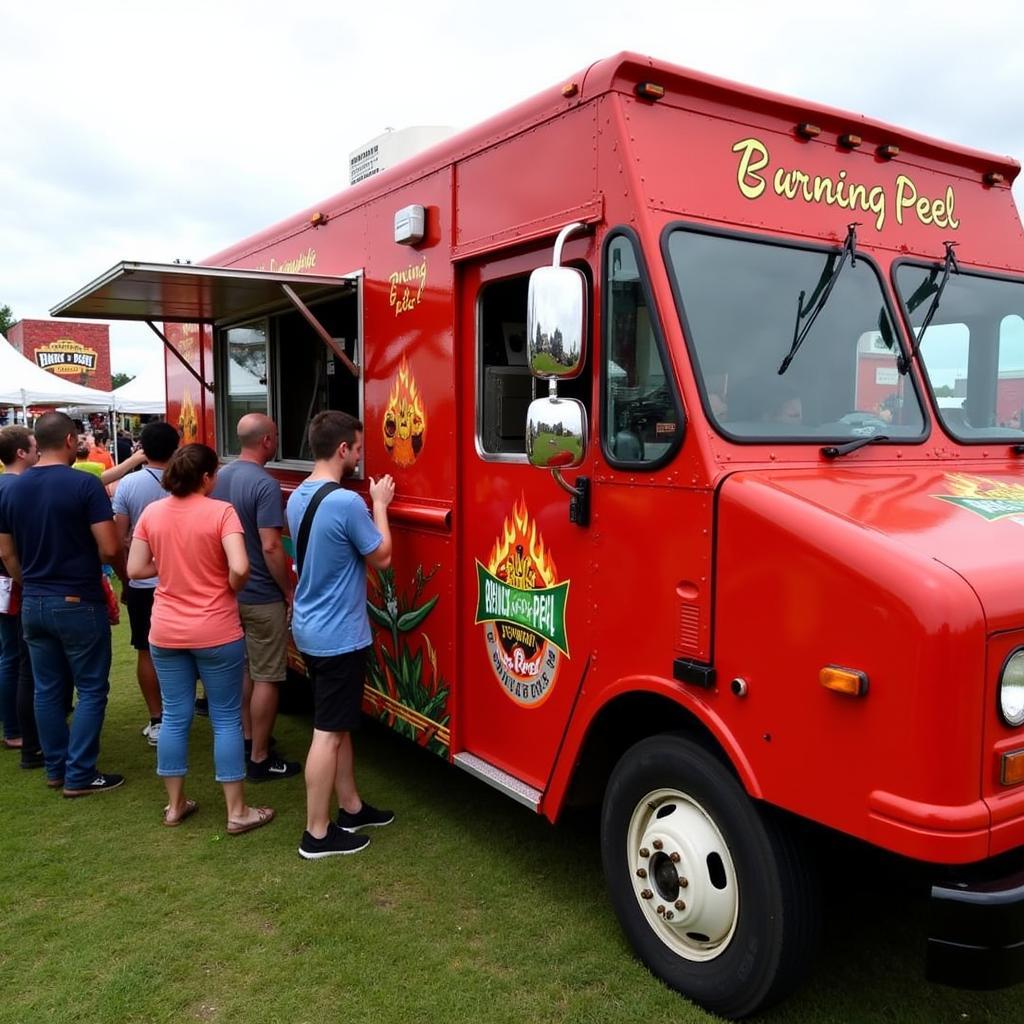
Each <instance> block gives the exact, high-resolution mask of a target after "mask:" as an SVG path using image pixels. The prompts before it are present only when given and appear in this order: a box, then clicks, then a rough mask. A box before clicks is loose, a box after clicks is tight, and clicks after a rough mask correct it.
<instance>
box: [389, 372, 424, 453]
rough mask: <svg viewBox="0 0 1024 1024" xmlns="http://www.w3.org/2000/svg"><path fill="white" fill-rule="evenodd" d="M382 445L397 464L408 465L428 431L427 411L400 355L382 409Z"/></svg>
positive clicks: (420, 449)
mask: <svg viewBox="0 0 1024 1024" xmlns="http://www.w3.org/2000/svg"><path fill="white" fill-rule="evenodd" d="M383 432H384V447H385V448H386V449H387V451H388V452H389V454H390V455H391V458H392V459H393V460H394V462H395V465H396V466H401V467H403V468H405V467H407V466H411V465H412V464H413V463H414V462H415V461H416V459H417V457H418V456H419V454H420V452H421V451H422V450H423V442H424V440H425V438H426V433H427V413H426V410H425V409H424V408H423V403H422V402H421V401H420V394H419V389H418V388H417V387H416V381H415V380H414V379H413V376H412V373H411V372H410V370H409V364H408V362H407V361H406V358H405V356H402V362H401V365H400V366H399V368H398V376H397V377H395V383H394V385H393V386H392V388H391V397H390V399H389V400H388V405H387V408H386V409H385V410H384V425H383Z"/></svg>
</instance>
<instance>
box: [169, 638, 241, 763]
mask: <svg viewBox="0 0 1024 1024" xmlns="http://www.w3.org/2000/svg"><path fill="white" fill-rule="evenodd" d="M149 653H150V656H151V657H152V658H153V667H154V668H155V669H156V675H157V679H158V680H159V681H160V697H161V699H162V700H163V707H164V714H163V724H162V725H161V726H160V736H159V738H158V739H157V744H156V773H157V775H161V776H171V777H175V776H182V775H185V774H187V773H188V734H189V731H190V729H191V728H192V715H193V713H194V712H195V706H196V678H197V677H198V678H201V679H202V680H203V687H204V688H205V690H206V698H207V700H208V701H209V703H210V725H211V726H212V727H213V765H214V770H215V772H216V777H217V781H218V782H240V781H241V780H242V779H244V778H245V741H244V740H243V739H242V669H243V667H244V665H245V640H244V639H238V640H233V641H231V643H227V644H221V645H220V646H218V647H157V646H155V645H153V644H150V645H149Z"/></svg>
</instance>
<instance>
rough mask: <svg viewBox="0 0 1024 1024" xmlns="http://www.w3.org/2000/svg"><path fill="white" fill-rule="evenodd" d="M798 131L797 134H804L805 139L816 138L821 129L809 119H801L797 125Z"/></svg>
mask: <svg viewBox="0 0 1024 1024" xmlns="http://www.w3.org/2000/svg"><path fill="white" fill-rule="evenodd" d="M796 133H797V135H802V136H803V137H804V138H805V139H816V138H817V137H818V136H819V135H820V134H821V129H820V128H819V127H818V126H817V125H816V124H811V123H810V122H809V121H801V122H800V124H798V125H797V126H796Z"/></svg>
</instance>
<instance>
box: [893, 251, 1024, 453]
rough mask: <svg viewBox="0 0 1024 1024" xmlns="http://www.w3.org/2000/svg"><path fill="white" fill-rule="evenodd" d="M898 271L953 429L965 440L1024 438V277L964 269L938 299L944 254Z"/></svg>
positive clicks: (943, 414) (939, 403)
mask: <svg viewBox="0 0 1024 1024" xmlns="http://www.w3.org/2000/svg"><path fill="white" fill-rule="evenodd" d="M895 278H896V288H897V290H898V292H899V295H900V299H901V300H902V302H903V304H904V308H905V309H906V312H907V317H908V319H909V321H910V323H911V326H912V327H913V329H914V334H915V335H916V336H918V337H920V340H921V347H920V356H921V362H922V365H923V366H924V369H925V374H926V376H927V378H928V383H929V385H930V386H931V389H932V393H933V395H934V397H935V405H936V407H937V409H938V414H939V417H940V418H941V419H942V422H943V425H944V426H945V427H946V429H947V430H948V431H949V433H950V434H952V435H953V436H954V437H955V438H957V439H958V440H960V441H967V442H971V441H991V440H993V439H1005V440H1007V441H1009V442H1019V441H1021V440H1024V437H1022V433H1024V432H1022V431H1021V415H1022V413H1024V282H1022V281H1020V280H1007V279H1005V278H998V277H990V276H987V275H983V274H971V273H967V272H965V271H963V270H961V271H960V273H952V274H950V275H949V276H948V278H947V279H946V284H945V287H943V288H942V290H941V293H939V299H938V303H937V305H935V298H936V293H937V292H938V288H939V286H940V285H941V282H942V278H943V264H942V263H941V262H940V263H936V264H932V265H926V266H921V265H918V264H916V263H901V264H898V265H897V267H896V270H895ZM933 305H935V311H934V314H933V315H932V319H931V322H930V323H929V324H928V327H927V329H926V330H925V333H924V336H923V337H921V334H920V332H921V327H922V325H923V324H924V322H925V318H926V317H927V316H928V312H929V310H930V309H931V307H932V306H933Z"/></svg>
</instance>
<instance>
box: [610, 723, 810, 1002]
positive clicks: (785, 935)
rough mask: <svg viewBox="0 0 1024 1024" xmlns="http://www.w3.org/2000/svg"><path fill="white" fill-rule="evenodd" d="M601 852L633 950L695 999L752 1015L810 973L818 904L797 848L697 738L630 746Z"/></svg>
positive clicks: (616, 776) (619, 768) (614, 784)
mask: <svg viewBox="0 0 1024 1024" xmlns="http://www.w3.org/2000/svg"><path fill="white" fill-rule="evenodd" d="M601 852H602V858H603V861H604V870H605V877H606V879H607V882H608V888H609V891H610V895H611V900H612V904H613V906H614V907H615V912H616V914H617V915H618V918H619V921H620V923H621V925H622V928H623V930H624V931H625V933H626V936H627V937H628V939H629V941H630V943H631V944H632V946H633V948H634V950H636V953H637V955H638V956H639V957H640V958H641V960H643V962H644V963H645V964H646V965H647V966H648V967H649V968H650V970H651V971H653V973H654V974H656V975H657V976H658V977H659V978H661V979H662V980H663V981H664V982H665V983H666V984H668V985H670V986H671V987H672V988H674V989H676V990H677V991H679V992H681V993H682V994H683V995H684V996H686V997H687V998H689V999H692V1000H693V1001H694V1002H696V1003H699V1004H700V1005H701V1006H703V1007H705V1008H706V1009H708V1010H711V1011H712V1012H714V1013H718V1014H721V1015H722V1016H725V1017H733V1018H738V1017H745V1016H747V1015H749V1014H751V1013H753V1012H755V1011H756V1010H757V1009H759V1008H761V1007H763V1006H766V1005H768V1004H769V1003H772V1002H775V1001H777V1000H778V999H780V998H782V996H784V995H785V994H786V993H787V992H789V991H790V990H791V989H792V988H794V987H795V986H796V984H797V983H798V982H799V981H800V979H801V978H802V976H803V975H804V973H805V971H806V969H807V967H808V966H809V962H810V959H811V952H812V949H813V945H814V941H815V938H816V935H817V923H818V907H817V900H816V889H815V887H814V886H813V885H812V883H811V882H810V881H809V872H808V871H807V870H806V867H805V865H804V864H803V863H802V862H801V858H800V854H799V851H798V848H797V846H796V844H795V842H794V840H793V838H792V837H791V836H790V835H789V834H788V833H787V831H786V830H785V829H784V828H783V827H782V826H781V825H780V824H779V823H777V822H776V821H774V820H773V819H771V818H770V817H768V816H767V815H766V814H764V813H763V812H762V811H760V810H759V809H758V808H757V806H755V804H754V803H753V802H752V801H751V800H750V798H749V797H748V796H747V794H746V792H745V791H744V790H743V787H742V786H741V785H740V784H739V782H737V780H736V779H735V778H734V777H733V776H732V775H731V774H730V773H729V771H728V770H727V769H726V768H725V767H724V766H723V765H722V764H721V763H720V762H719V761H718V760H717V759H716V758H715V757H714V756H713V755H712V754H710V753H709V752H708V751H707V750H705V749H704V748H703V747H701V746H699V745H698V744H696V743H694V742H693V741H692V740H689V739H686V738H684V737H681V736H653V737H651V738H649V739H646V740H642V741H641V742H640V743H637V744H636V745H635V746H633V747H631V748H630V749H629V750H628V751H626V753H625V754H624V755H623V757H622V759H621V760H620V761H619V763H618V765H616V767H615V770H614V772H613V773H612V777H611V780H610V781H609V784H608V788H607V790H606V793H605V799H604V809H603V812H602V820H601Z"/></svg>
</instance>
